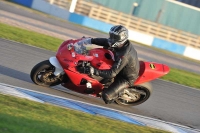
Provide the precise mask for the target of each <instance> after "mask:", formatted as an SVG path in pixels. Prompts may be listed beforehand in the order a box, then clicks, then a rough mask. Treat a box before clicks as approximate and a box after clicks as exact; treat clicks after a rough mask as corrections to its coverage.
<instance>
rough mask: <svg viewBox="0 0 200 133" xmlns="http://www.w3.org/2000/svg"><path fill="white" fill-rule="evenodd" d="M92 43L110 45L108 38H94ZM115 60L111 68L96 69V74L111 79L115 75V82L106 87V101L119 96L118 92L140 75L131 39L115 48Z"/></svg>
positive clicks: (104, 97)
mask: <svg viewBox="0 0 200 133" xmlns="http://www.w3.org/2000/svg"><path fill="white" fill-rule="evenodd" d="M91 43H92V44H96V45H99V46H103V47H109V44H108V40H107V39H106V38H92V39H91ZM113 53H114V57H115V62H114V64H113V66H112V68H111V69H108V70H98V69H95V72H94V74H95V75H98V76H101V77H103V78H107V79H111V78H114V77H115V80H114V82H113V83H112V84H111V85H110V86H109V88H107V89H104V91H103V93H102V97H103V99H104V101H105V102H106V103H108V102H109V101H110V100H113V99H115V98H117V97H118V93H119V92H120V91H121V90H123V89H124V88H125V87H128V86H132V85H133V83H134V81H135V80H136V79H137V77H138V73H139V67H140V65H139V61H138V56H137V52H136V50H135V49H134V47H133V45H132V44H131V43H130V41H127V42H126V43H125V44H124V46H123V47H121V48H115V49H114V50H113Z"/></svg>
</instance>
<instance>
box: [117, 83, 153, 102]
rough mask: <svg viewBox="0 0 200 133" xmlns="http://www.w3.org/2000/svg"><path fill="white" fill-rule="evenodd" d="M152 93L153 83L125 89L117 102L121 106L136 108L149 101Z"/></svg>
mask: <svg viewBox="0 0 200 133" xmlns="http://www.w3.org/2000/svg"><path fill="white" fill-rule="evenodd" d="M151 93H152V86H151V83H144V84H141V85H137V86H134V87H130V88H125V89H124V91H123V92H122V93H120V96H119V97H118V98H117V99H116V100H115V102H116V103H117V104H120V105H126V106H136V105H139V104H142V103H144V102H145V101H146V100H147V99H149V97H150V96H151Z"/></svg>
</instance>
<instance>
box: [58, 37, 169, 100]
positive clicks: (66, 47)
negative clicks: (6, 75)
mask: <svg viewBox="0 0 200 133" xmlns="http://www.w3.org/2000/svg"><path fill="white" fill-rule="evenodd" d="M79 40H81V39H78V40H67V41H64V42H63V43H62V44H61V46H60V47H59V49H58V52H57V54H56V58H57V59H58V61H59V62H60V64H61V66H62V67H63V69H64V71H65V73H66V74H67V75H68V77H69V79H70V81H69V82H67V83H63V84H62V85H63V86H65V87H66V88H68V89H71V90H73V91H76V92H79V93H86V92H87V90H88V88H87V87H86V83H91V85H92V89H93V92H92V93H90V94H91V95H93V96H97V95H98V94H99V92H101V91H102V90H103V88H104V86H103V85H102V84H101V83H100V82H99V81H98V80H96V79H93V78H91V77H90V76H88V75H87V74H82V73H79V72H78V71H77V70H76V66H77V65H78V63H79V62H80V61H82V62H83V61H84V62H85V61H87V62H90V64H91V65H92V66H93V67H95V68H98V69H101V70H105V69H110V68H111V67H112V64H113V62H114V55H113V53H112V52H111V51H109V50H106V49H103V48H94V49H92V50H89V51H88V53H87V54H79V53H78V52H77V51H76V49H75V47H70V46H71V45H72V46H75V44H76V42H77V41H79ZM168 72H169V67H168V66H166V65H164V64H159V63H155V62H146V61H140V72H139V77H138V79H137V80H136V81H135V83H134V84H135V85H138V84H141V83H144V82H148V81H151V80H154V79H156V78H159V77H161V76H164V75H166V74H167V73H168Z"/></svg>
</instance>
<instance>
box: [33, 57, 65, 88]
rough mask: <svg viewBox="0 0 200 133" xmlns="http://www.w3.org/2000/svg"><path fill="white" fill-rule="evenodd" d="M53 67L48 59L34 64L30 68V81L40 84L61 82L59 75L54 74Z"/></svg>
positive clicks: (46, 84) (47, 84)
mask: <svg viewBox="0 0 200 133" xmlns="http://www.w3.org/2000/svg"><path fill="white" fill-rule="evenodd" d="M54 71H55V67H54V66H53V65H52V64H51V63H50V62H49V60H45V61H42V62H40V63H38V64H37V65H35V66H34V67H33V69H32V70H31V73H30V77H31V79H32V81H33V82H34V83H35V84H37V85H40V86H46V87H49V86H55V85H58V84H60V83H61V81H60V79H59V77H57V76H55V75H54V73H53V72H54Z"/></svg>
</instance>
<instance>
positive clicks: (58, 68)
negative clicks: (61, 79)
mask: <svg viewBox="0 0 200 133" xmlns="http://www.w3.org/2000/svg"><path fill="white" fill-rule="evenodd" d="M49 62H50V63H51V64H52V65H53V66H54V67H55V71H54V75H55V76H59V75H62V74H64V70H63V68H62V66H61V65H60V63H59V61H58V60H57V58H56V57H55V56H54V57H50V58H49Z"/></svg>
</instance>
